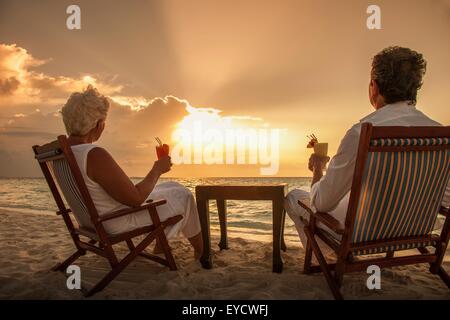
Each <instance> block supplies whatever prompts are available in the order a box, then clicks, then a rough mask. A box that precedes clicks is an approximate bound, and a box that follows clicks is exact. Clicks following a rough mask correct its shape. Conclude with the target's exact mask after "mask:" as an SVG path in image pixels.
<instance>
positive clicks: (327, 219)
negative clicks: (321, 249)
mask: <svg viewBox="0 0 450 320" xmlns="http://www.w3.org/2000/svg"><path fill="white" fill-rule="evenodd" d="M298 204H299V205H300V206H301V207H302V208H303V209H305V210H306V211H307V212H308V213H309V214H311V215H313V216H314V218H315V219H317V220H318V221H319V222H322V223H323V224H324V225H325V226H327V227H328V228H330V229H331V230H333V231H334V232H336V233H337V234H341V235H342V234H344V232H345V227H344V226H343V225H342V224H341V223H340V222H339V221H338V220H337V219H336V218H334V217H333V216H331V215H330V214H328V213H326V212H314V211H312V210H311V207H310V206H309V201H303V200H298Z"/></svg>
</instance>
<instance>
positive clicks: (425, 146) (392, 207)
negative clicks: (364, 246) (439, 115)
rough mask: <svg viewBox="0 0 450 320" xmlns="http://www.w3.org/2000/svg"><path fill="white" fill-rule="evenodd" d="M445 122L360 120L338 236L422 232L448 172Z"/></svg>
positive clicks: (449, 130)
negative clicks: (407, 123)
mask: <svg viewBox="0 0 450 320" xmlns="http://www.w3.org/2000/svg"><path fill="white" fill-rule="evenodd" d="M449 138H450V127H373V126H372V125H371V124H363V126H362V130H361V137H360V143H359V149H358V158H357V160H356V165H355V173H354V179H353V185H352V190H351V194H350V202H349V208H348V213H347V219H346V234H345V235H344V237H343V240H345V242H346V243H347V245H346V247H347V248H348V247H349V244H354V243H361V242H367V241H376V240H386V239H393V238H394V239H395V238H402V237H408V236H422V235H423V236H425V235H427V234H429V233H430V232H431V230H432V228H433V225H434V222H435V220H436V217H437V213H438V211H439V208H440V203H441V201H442V197H443V194H444V191H445V188H446V186H447V184H448V180H449V175H450V144H449Z"/></svg>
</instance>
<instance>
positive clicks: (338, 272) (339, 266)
mask: <svg viewBox="0 0 450 320" xmlns="http://www.w3.org/2000/svg"><path fill="white" fill-rule="evenodd" d="M344 273H345V261H344V260H341V261H338V262H337V263H336V269H335V273H334V278H335V279H336V285H337V286H338V288H340V287H341V286H342V282H343V281H344Z"/></svg>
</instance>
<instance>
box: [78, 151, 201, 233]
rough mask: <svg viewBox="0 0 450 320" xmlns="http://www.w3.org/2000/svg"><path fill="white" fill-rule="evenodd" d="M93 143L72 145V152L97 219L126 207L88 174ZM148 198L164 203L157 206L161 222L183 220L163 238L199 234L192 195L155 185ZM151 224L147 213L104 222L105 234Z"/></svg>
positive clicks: (181, 188) (182, 189) (166, 185)
mask: <svg viewBox="0 0 450 320" xmlns="http://www.w3.org/2000/svg"><path fill="white" fill-rule="evenodd" d="M96 147H97V146H96V145H94V144H79V145H75V146H72V151H73V154H74V156H75V159H76V160H77V163H78V166H79V167H80V171H81V173H82V175H83V178H84V181H85V183H86V185H87V188H88V190H89V194H90V195H91V198H92V200H93V202H94V205H95V207H96V209H97V212H98V214H99V215H100V216H102V215H105V214H108V213H111V212H114V211H117V210H120V209H125V208H128V207H127V206H126V205H124V204H121V203H120V202H118V201H116V200H115V199H113V198H112V197H111V196H110V195H109V194H108V193H107V192H106V191H105V190H104V189H103V188H102V187H101V186H100V185H99V184H98V183H96V182H95V181H93V180H92V179H91V178H89V176H88V175H87V170H86V168H87V155H88V153H89V151H91V150H92V149H94V148H96ZM148 199H153V200H159V199H165V200H167V203H166V204H163V205H161V206H158V207H157V211H158V215H159V218H160V220H161V221H164V220H166V219H168V218H170V217H173V216H175V215H182V216H183V219H182V220H181V221H179V222H178V223H177V224H175V225H173V226H169V227H167V228H166V235H167V237H168V238H172V237H174V236H176V235H178V234H179V233H180V232H181V233H183V234H184V236H186V237H187V238H191V237H193V236H195V235H197V234H198V233H199V232H200V222H199V219H198V213H197V206H196V204H195V199H194V197H193V195H192V193H191V192H190V191H189V190H188V189H186V188H185V187H184V186H182V185H181V184H179V183H177V182H172V181H171V182H164V183H160V184H158V185H156V186H155V188H154V190H153V191H152V192H151V193H150V195H149V196H148V198H147V200H148ZM151 224H152V221H151V218H150V214H149V212H148V210H143V211H138V212H136V213H133V214H130V215H126V216H123V217H119V218H117V219H113V220H110V221H106V222H105V223H104V224H103V225H104V226H105V229H106V232H107V233H108V234H111V235H115V234H119V233H122V232H126V231H130V230H133V229H136V228H139V227H143V226H147V225H151Z"/></svg>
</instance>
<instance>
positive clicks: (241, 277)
mask: <svg viewBox="0 0 450 320" xmlns="http://www.w3.org/2000/svg"><path fill="white" fill-rule="evenodd" d="M0 243H1V249H0V299H84V297H83V295H82V294H81V292H80V291H78V290H68V289H67V287H66V277H65V276H64V275H63V274H62V273H60V272H52V271H50V268H51V267H52V266H53V265H55V264H56V263H57V262H58V261H62V260H63V259H64V258H65V257H67V256H68V255H69V254H71V253H73V251H74V247H73V244H72V242H71V239H70V238H69V236H68V233H67V231H66V229H65V225H64V224H63V221H62V219H61V218H60V217H57V216H53V215H46V214H42V215H40V214H33V213H22V212H11V211H5V210H0ZM217 243H218V238H217V235H216V234H215V233H213V235H212V246H213V248H218V247H217V246H216V244H217ZM229 245H230V250H225V251H218V250H217V252H215V254H214V255H215V256H214V262H215V267H214V269H212V270H204V269H202V268H201V266H200V264H199V263H198V262H196V261H194V260H193V250H192V249H191V248H190V246H189V244H188V243H187V241H185V240H172V241H171V246H172V248H173V253H174V256H175V260H176V262H177V264H178V267H179V270H178V271H169V270H168V269H166V268H165V267H162V266H160V265H157V264H155V263H153V262H150V261H148V260H145V259H143V258H138V259H137V260H135V261H134V262H133V263H132V264H131V265H130V266H128V268H126V269H125V271H124V272H123V273H122V274H121V275H120V276H119V277H118V278H116V279H115V280H114V281H113V282H112V283H111V284H110V285H109V286H108V287H107V288H106V289H105V290H103V291H102V292H100V293H98V294H96V295H95V296H94V297H93V298H89V299H332V296H331V293H330V291H329V289H328V287H327V285H326V283H325V280H324V278H323V276H322V275H320V274H316V275H304V274H302V265H303V256H304V250H303V248H302V246H301V244H300V243H299V242H297V241H295V242H289V243H287V245H288V250H287V252H286V253H283V259H284V261H285V267H284V271H283V273H282V274H274V273H272V272H271V263H272V250H271V244H270V243H269V242H266V243H264V242H260V241H252V240H248V239H243V238H239V237H234V236H231V237H230V238H229ZM118 248H119V250H120V252H121V254H125V253H126V252H127V250H126V247H125V246H124V245H119V246H118ZM76 264H77V265H79V266H80V267H81V277H82V282H83V285H84V286H86V287H89V286H91V285H92V284H93V283H95V281H96V280H98V279H100V277H102V276H103V275H104V274H105V273H106V272H107V271H108V270H109V265H108V264H107V262H106V260H104V259H102V258H100V257H98V256H96V255H94V254H89V253H88V254H87V255H86V256H84V257H82V258H80V259H79V260H78V261H77V263H76ZM444 267H445V268H446V270H450V251H447V256H446V259H445V263H444ZM366 279H367V275H366V274H365V273H355V274H350V275H346V276H345V278H344V286H343V293H344V296H345V298H346V299H446V300H449V299H450V290H449V289H448V288H447V287H446V286H445V285H444V284H443V282H442V281H441V280H440V279H439V277H437V276H435V275H432V274H430V273H429V272H428V268H427V266H426V265H413V266H407V267H396V268H392V269H383V271H382V280H381V286H382V288H381V290H375V291H370V290H368V289H367V287H366V285H365V283H366Z"/></svg>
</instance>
